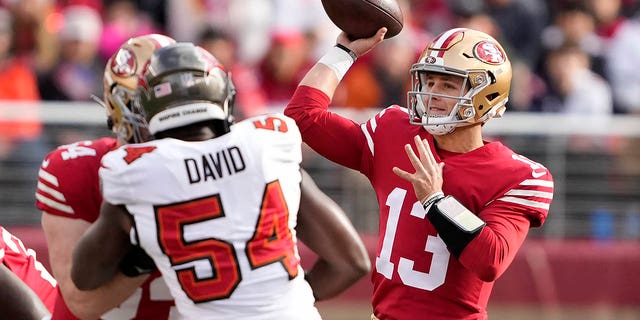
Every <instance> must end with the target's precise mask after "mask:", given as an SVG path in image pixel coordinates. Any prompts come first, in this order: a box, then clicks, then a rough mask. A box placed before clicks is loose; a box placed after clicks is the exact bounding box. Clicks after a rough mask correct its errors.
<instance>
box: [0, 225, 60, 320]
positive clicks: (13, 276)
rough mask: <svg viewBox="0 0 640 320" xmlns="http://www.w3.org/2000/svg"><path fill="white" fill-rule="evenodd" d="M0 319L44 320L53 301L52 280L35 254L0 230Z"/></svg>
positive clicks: (3, 229) (9, 234) (6, 232)
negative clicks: (0, 285)
mask: <svg viewBox="0 0 640 320" xmlns="http://www.w3.org/2000/svg"><path fill="white" fill-rule="evenodd" d="M0 283H1V284H2V288H1V289H0V317H1V318H2V319H24V320H35V319H37V320H40V319H47V318H48V316H49V315H50V312H52V311H53V307H54V305H55V300H56V295H57V291H56V280H55V279H53V277H52V276H51V274H49V272H48V271H47V270H46V269H45V267H44V266H43V265H42V263H40V261H38V260H37V259H36V253H35V252H34V251H33V250H32V249H29V248H27V247H26V246H25V245H24V243H22V241H21V240H20V239H18V238H17V237H16V236H14V235H12V234H11V233H9V231H7V230H6V229H5V228H3V227H0Z"/></svg>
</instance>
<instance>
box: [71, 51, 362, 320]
mask: <svg viewBox="0 0 640 320" xmlns="http://www.w3.org/2000/svg"><path fill="white" fill-rule="evenodd" d="M138 91H139V92H140V95H139V99H140V100H139V101H140V103H139V106H140V107H141V108H140V109H138V111H139V112H140V113H139V114H140V115H142V116H144V121H143V122H139V123H138V125H140V128H141V130H142V129H144V128H147V129H148V130H149V133H150V134H151V135H153V139H152V140H151V141H149V142H146V143H144V144H132V145H127V146H122V147H120V148H118V149H117V150H115V151H113V152H111V153H109V154H107V155H105V157H103V159H102V167H101V168H100V172H99V173H100V178H101V181H102V188H103V195H104V199H105V202H104V203H103V205H102V208H101V214H100V217H99V218H98V220H97V221H96V223H95V224H93V225H92V226H91V228H90V229H89V230H88V232H87V233H86V234H85V235H84V236H83V237H82V238H81V239H80V241H79V243H78V245H77V246H76V248H75V249H74V262H73V268H72V278H73V280H74V283H75V284H76V285H77V286H78V287H79V288H83V289H89V290H94V289H95V288H99V287H100V286H102V285H104V284H105V283H109V281H111V278H112V277H113V276H114V275H115V274H117V270H118V261H120V259H121V258H122V257H123V256H124V255H125V254H126V253H127V251H128V250H129V248H130V247H131V243H132V242H135V243H137V244H139V245H140V247H142V248H143V249H144V251H145V252H146V253H148V254H149V256H151V257H152V258H153V260H154V262H155V264H156V265H157V266H158V269H160V270H161V272H162V274H163V276H164V278H165V280H166V282H167V284H168V285H169V287H170V289H171V292H172V294H173V296H174V297H175V301H176V307H177V309H178V312H179V313H180V316H181V317H182V318H186V319H197V318H206V319H319V318H320V315H319V314H318V311H317V310H316V308H315V306H314V301H317V300H322V299H326V298H330V297H332V296H335V295H336V294H338V293H340V292H341V291H343V290H344V289H346V288H347V287H348V286H349V285H351V284H352V283H353V282H355V281H356V280H358V279H359V278H360V277H362V276H363V275H364V274H366V273H367V272H368V270H369V262H368V261H369V259H368V257H367V254H366V251H365V248H364V245H363V244H362V242H361V240H360V239H359V238H358V235H357V233H356V232H355V229H354V228H353V226H352V225H351V224H350V223H349V221H348V219H346V216H345V215H344V213H343V212H342V211H341V210H340V208H339V207H338V206H337V205H336V204H335V203H333V202H332V201H330V199H329V198H328V197H326V196H324V195H323V194H322V193H321V192H320V190H319V189H318V188H317V187H316V186H315V184H313V182H312V181H310V180H309V177H308V176H306V175H305V173H304V172H302V175H301V172H300V171H301V169H300V166H299V165H300V161H301V157H302V154H301V148H300V147H301V140H300V133H299V131H298V130H297V126H296V125H295V123H294V122H293V120H292V119H289V118H287V117H285V116H284V115H282V114H266V115H261V116H256V117H252V118H249V119H244V120H242V121H240V122H237V123H233V122H232V121H231V119H232V117H231V114H232V113H231V111H232V110H233V105H234V103H233V101H234V97H235V89H234V85H233V83H232V81H231V79H230V77H229V75H228V74H227V72H226V71H225V70H224V69H223V67H222V66H221V65H220V64H219V63H218V62H217V60H216V59H215V58H214V57H213V56H212V55H211V54H209V53H208V52H206V51H205V50H204V49H202V48H200V47H197V46H194V45H193V44H190V43H178V44H174V45H171V46H167V47H165V48H162V49H160V50H158V51H156V52H155V53H154V55H153V56H152V57H151V59H150V61H149V63H148V68H147V71H146V72H145V73H144V77H143V78H142V79H141V81H140V85H139V89H138ZM298 208H300V212H298ZM130 233H131V234H132V235H135V237H130ZM298 237H299V238H300V239H301V240H302V241H303V242H304V243H306V244H307V245H308V246H309V248H310V249H312V250H313V251H314V252H316V253H317V254H318V259H317V261H316V263H315V264H314V265H313V266H312V268H311V269H310V270H308V271H307V272H305V271H304V270H302V267H301V265H300V258H299V256H298V249H297V238H298ZM98 248H99V249H98ZM96 249H97V250H96ZM305 279H306V280H307V281H305ZM314 298H315V299H314Z"/></svg>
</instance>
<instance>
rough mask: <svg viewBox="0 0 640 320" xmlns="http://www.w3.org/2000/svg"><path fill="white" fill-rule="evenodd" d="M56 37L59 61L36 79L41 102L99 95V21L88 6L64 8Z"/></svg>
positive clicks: (101, 65) (87, 99)
mask: <svg viewBox="0 0 640 320" xmlns="http://www.w3.org/2000/svg"><path fill="white" fill-rule="evenodd" d="M62 14H63V24H62V28H61V30H60V33H59V35H58V36H59V41H60V43H59V45H60V57H59V60H58V62H57V63H56V65H55V66H54V67H53V68H52V69H51V70H48V71H46V72H44V73H43V74H41V75H40V76H39V77H38V88H39V90H40V95H41V97H42V99H43V100H71V101H89V100H90V97H91V95H92V94H94V93H96V92H102V71H103V66H104V62H103V61H102V60H101V59H100V58H99V55H98V45H99V39H100V34H101V32H102V18H101V17H100V15H99V14H98V12H96V11H95V9H92V8H89V7H87V6H69V7H66V8H64V10H63V11H62Z"/></svg>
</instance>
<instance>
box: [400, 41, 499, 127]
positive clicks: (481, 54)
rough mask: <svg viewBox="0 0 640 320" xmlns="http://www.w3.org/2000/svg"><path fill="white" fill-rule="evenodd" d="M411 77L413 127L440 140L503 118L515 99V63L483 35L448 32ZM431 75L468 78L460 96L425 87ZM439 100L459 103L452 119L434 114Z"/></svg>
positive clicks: (428, 49)
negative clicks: (511, 96) (464, 128)
mask: <svg viewBox="0 0 640 320" xmlns="http://www.w3.org/2000/svg"><path fill="white" fill-rule="evenodd" d="M410 72H411V85H412V86H411V91H409V92H408V94H407V107H408V109H409V122H410V123H411V124H415V125H421V126H424V128H425V129H426V130H427V131H428V132H430V133H431V134H434V135H443V134H448V133H451V132H453V131H454V130H455V128H457V127H462V126H468V125H470V124H474V123H484V122H486V121H488V120H489V119H491V118H497V117H501V116H502V114H503V113H504V110H505V108H506V103H507V100H508V99H509V90H510V87H511V63H510V62H509V59H508V58H507V55H506V53H505V51H504V49H503V48H502V46H501V45H500V44H499V43H498V41H496V40H495V39H494V38H493V37H491V36H490V35H488V34H486V33H483V32H480V31H476V30H472V29H466V28H456V29H451V30H448V31H445V32H443V33H442V34H440V35H438V36H437V37H435V38H434V40H433V41H432V42H431V43H430V44H429V45H428V46H427V47H426V48H425V50H424V51H423V52H422V55H421V56H420V59H419V60H418V62H417V63H415V64H414V65H413V66H412V67H411V70H410ZM431 73H439V74H447V75H454V76H459V77H462V78H463V79H464V81H463V86H462V89H461V92H460V94H459V96H445V95H441V94H437V93H431V92H429V88H428V87H427V85H426V84H425V82H426V79H427V77H428V75H429V74H431ZM433 97H439V98H444V99H455V100H457V101H456V104H455V106H454V107H453V109H452V110H451V112H450V113H449V114H448V115H442V114H440V115H437V114H434V113H431V112H430V110H431V100H432V99H433Z"/></svg>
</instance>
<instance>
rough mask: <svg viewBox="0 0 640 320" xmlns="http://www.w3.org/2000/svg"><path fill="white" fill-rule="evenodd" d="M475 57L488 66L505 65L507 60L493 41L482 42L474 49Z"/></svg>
mask: <svg viewBox="0 0 640 320" xmlns="http://www.w3.org/2000/svg"><path fill="white" fill-rule="evenodd" d="M473 55H474V56H476V58H478V59H479V60H480V61H482V62H484V63H488V64H494V65H498V64H503V63H504V62H505V61H506V60H507V59H506V57H505V54H504V52H502V49H500V47H498V46H497V45H496V44H495V43H493V42H491V41H486V40H485V41H480V42H478V43H476V46H475V47H474V48H473Z"/></svg>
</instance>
